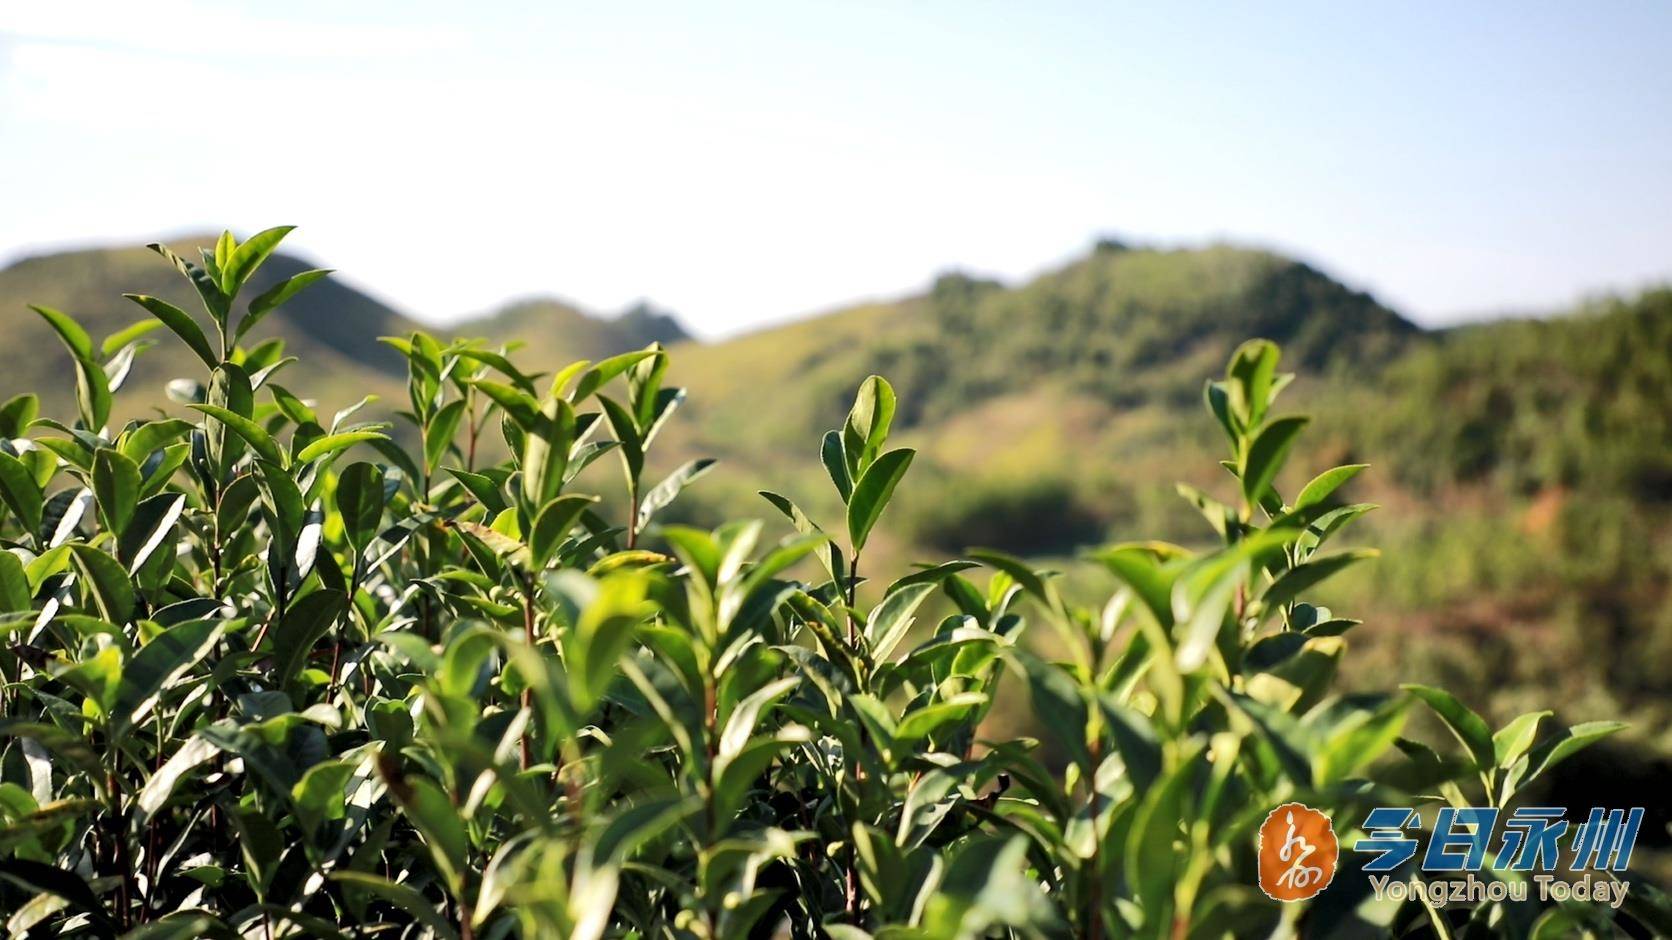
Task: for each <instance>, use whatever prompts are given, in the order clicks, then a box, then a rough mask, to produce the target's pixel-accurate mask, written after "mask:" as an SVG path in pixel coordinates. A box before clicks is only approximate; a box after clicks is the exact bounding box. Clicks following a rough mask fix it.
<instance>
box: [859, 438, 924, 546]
mask: <svg viewBox="0 0 1672 940" xmlns="http://www.w3.org/2000/svg"><path fill="white" fill-rule="evenodd" d="M915 456H917V452H916V451H914V450H911V449H910V448H901V449H899V450H891V451H889V452H888V453H886V454H883V455H882V456H881V457H878V458H877V459H876V461H875V462H874V463H872V464H871V465H870V466H869V467H867V468H866V470H865V474H864V476H862V477H860V478H859V482H858V484H856V485H855V486H854V488H853V498H852V499H851V500H850V501H849V502H848V537H849V538H850V539H851V540H852V543H853V547H854V549H855V550H856V551H857V550H859V549H861V548H864V547H865V540H866V539H867V538H869V537H870V535H871V529H872V528H873V527H874V526H875V525H876V524H877V520H878V519H879V518H881V516H882V511H883V509H884V508H886V507H887V506H888V501H889V498H890V497H892V496H893V495H894V487H895V486H897V485H898V484H899V482H900V479H901V478H902V477H904V476H905V475H906V469H907V468H908V467H910V466H911V461H912V458H913V457H915Z"/></svg>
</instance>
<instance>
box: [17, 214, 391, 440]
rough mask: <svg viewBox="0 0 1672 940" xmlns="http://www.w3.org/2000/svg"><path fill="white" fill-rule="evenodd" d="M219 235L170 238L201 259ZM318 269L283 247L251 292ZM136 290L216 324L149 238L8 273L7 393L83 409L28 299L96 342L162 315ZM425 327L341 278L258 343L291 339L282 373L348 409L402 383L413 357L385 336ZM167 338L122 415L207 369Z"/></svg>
mask: <svg viewBox="0 0 1672 940" xmlns="http://www.w3.org/2000/svg"><path fill="white" fill-rule="evenodd" d="M214 242H215V239H214V237H213V236H201V237H187V238H178V239H170V240H169V245H170V247H172V248H173V249H174V250H175V251H176V253H178V254H180V255H181V256H183V257H188V258H193V259H195V258H196V257H197V255H198V251H197V249H198V247H199V246H213V245H214ZM312 267H316V265H314V264H311V263H308V262H306V261H303V260H302V259H300V258H297V257H295V256H292V255H287V254H275V255H273V256H272V257H271V258H269V259H268V261H267V263H266V264H264V265H262V267H261V269H260V270H259V271H257V272H256V275H255V277H254V279H253V282H252V284H251V286H250V287H249V288H247V289H246V294H247V296H250V297H253V296H255V295H256V294H258V293H259V292H261V291H263V290H265V289H267V287H269V286H270V285H272V284H273V283H275V282H277V281H279V280H282V279H284V278H286V277H289V276H291V275H294V274H296V273H298V272H300V271H304V270H307V269H308V268H312ZM124 293H133V294H151V295H154V296H156V297H161V298H163V299H164V300H167V301H169V302H170V303H172V304H174V305H175V306H178V307H179V308H180V309H182V310H186V311H188V312H190V313H192V314H193V315H194V316H197V318H198V319H199V321H200V322H201V323H202V324H203V326H204V329H205V330H206V331H209V332H210V335H213V327H212V326H211V325H210V323H209V320H208V318H207V316H205V315H204V314H203V312H202V307H201V305H200V304H199V302H198V299H197V297H196V295H195V293H194V292H193V291H192V289H191V287H190V285H188V284H187V283H186V281H185V280H184V279H183V278H181V277H180V275H179V273H178V272H176V271H175V270H174V269H173V268H172V267H170V266H169V264H168V263H167V262H166V261H164V260H163V259H162V258H161V257H158V256H157V255H156V254H155V253H153V252H151V251H149V250H147V249H145V248H144V247H141V246H132V247H122V248H97V249H88V250H84V251H69V252H62V253H58V254H50V255H41V256H38V257H33V258H25V259H23V260H21V261H18V262H16V263H15V264H12V265H10V266H9V267H6V268H5V269H3V270H0V323H3V324H5V328H6V332H7V336H8V338H9V340H10V342H8V343H7V344H6V346H5V347H4V348H0V396H4V397H10V396H12V395H15V394H18V393H20V392H26V391H28V392H35V393H36V394H38V395H40V396H41V397H42V409H43V412H44V413H45V414H48V415H52V416H56V417H68V416H70V415H73V414H74V410H75V404H74V399H73V397H72V391H71V389H72V383H65V382H63V381H61V380H60V377H61V376H62V375H63V374H64V373H65V371H66V370H67V369H68V368H69V361H68V358H67V356H66V354H65V353H64V351H63V349H62V348H61V347H60V346H59V344H58V340H57V338H56V336H55V335H54V334H53V332H52V330H51V329H50V328H49V327H48V326H47V325H46V323H45V322H43V321H42V320H41V319H40V318H39V317H37V316H36V315H35V314H34V312H32V311H30V310H29V309H28V308H27V306H26V305H28V304H40V305H42V306H47V307H56V308H58V309H59V310H62V311H64V312H65V313H68V314H70V315H71V316H73V317H75V318H76V319H77V320H78V321H80V322H81V324H82V325H83V326H84V327H86V328H87V331H88V333H90V334H91V335H92V336H93V338H94V341H95V342H97V341H99V340H101V339H102V338H103V337H105V336H107V335H109V334H111V333H114V332H116V331H117V330H120V329H122V328H124V327H127V326H129V325H130V324H133V323H136V322H139V321H142V320H149V319H151V317H150V314H148V313H146V312H145V311H144V310H142V309H141V308H139V307H138V306H136V305H134V304H133V303H131V302H130V301H128V300H125V299H124V298H123V297H122V295H123V294H124ZM416 328H417V324H415V323H414V322H413V321H411V320H409V319H407V318H406V317H405V316H402V315H401V314H400V313H398V312H396V311H395V310H393V309H391V308H390V307H389V306H387V305H386V304H383V303H381V302H379V301H378V300H375V299H374V298H372V297H369V296H367V295H366V294H363V293H361V292H360V291H357V290H355V289H353V288H351V287H348V286H346V285H344V284H341V283H338V282H336V281H334V280H333V279H331V278H326V279H325V280H324V281H322V282H320V283H317V284H315V285H313V286H312V287H310V288H309V289H307V290H305V291H303V292H302V293H301V294H299V295H297V296H296V297H295V298H294V299H293V300H291V301H290V302H288V303H286V304H285V305H283V306H281V307H279V308H278V309H277V310H275V311H273V313H272V314H270V315H269V316H268V317H267V319H266V320H264V321H263V322H262V324H261V326H260V327H259V328H258V330H257V331H256V333H255V334H252V337H251V339H253V340H255V341H259V340H262V339H267V338H278V339H282V340H284V343H285V349H286V351H287V353H288V354H290V355H293V356H296V357H298V361H297V362H296V363H294V364H293V365H291V366H290V367H288V370H287V372H286V373H285V376H284V378H283V379H281V380H280V381H282V382H283V383H284V384H286V385H294V386H296V387H298V388H308V389H317V390H319V392H320V393H323V394H329V395H331V396H332V397H333V398H340V399H341V400H333V401H328V402H326V403H325V404H326V405H328V406H332V407H342V406H344V405H347V404H351V403H352V402H354V401H356V400H358V399H359V398H360V396H361V395H364V394H367V393H370V392H376V393H382V394H389V393H391V392H398V391H399V389H400V388H401V385H400V381H401V378H400V377H401V376H402V375H403V374H404V371H405V362H404V360H403V359H402V357H401V355H400V354H399V353H398V352H396V351H395V350H393V349H391V348H390V347H388V346H386V345H384V344H383V343H380V342H378V341H377V337H379V336H387V335H391V334H400V333H405V332H409V331H411V330H413V329H416ZM147 339H153V340H155V345H154V346H152V348H150V349H147V350H146V351H145V352H143V353H142V354H140V356H139V357H138V358H137V359H136V360H135V362H134V367H133V372H132V373H131V374H130V376H129V378H128V382H127V385H126V386H125V388H124V391H123V393H122V394H120V395H118V396H117V405H118V407H117V415H118V417H120V416H122V415H131V414H133V413H134V412H135V411H137V410H140V409H142V408H143V407H145V406H147V405H150V404H154V403H160V402H161V401H162V400H163V395H162V389H163V386H164V385H166V384H167V382H168V381H169V380H170V379H174V378H178V377H181V376H191V377H201V376H202V374H203V372H204V368H203V364H202V363H201V362H199V361H198V359H197V358H196V357H195V356H194V355H193V354H192V353H191V352H190V351H189V350H188V349H187V348H186V347H185V346H184V345H183V344H182V343H180V342H179V340H177V339H175V337H174V336H172V335H170V334H169V333H168V332H167V331H166V330H159V331H157V332H153V333H152V334H150V335H149V336H148V337H147Z"/></svg>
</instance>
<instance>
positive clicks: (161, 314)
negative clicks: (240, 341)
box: [122, 294, 221, 369]
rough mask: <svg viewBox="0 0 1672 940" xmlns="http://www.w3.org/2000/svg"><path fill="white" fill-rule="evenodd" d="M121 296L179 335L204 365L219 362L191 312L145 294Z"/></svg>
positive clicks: (217, 363) (213, 366)
mask: <svg viewBox="0 0 1672 940" xmlns="http://www.w3.org/2000/svg"><path fill="white" fill-rule="evenodd" d="M122 296H123V297H126V298H128V299H129V300H131V301H133V302H134V303H136V304H138V305H140V306H141V307H144V308H145V309H146V311H148V312H149V313H150V314H151V315H152V316H154V317H156V318H157V319H158V320H160V321H161V322H162V324H163V325H164V326H166V327H168V328H169V330H171V331H172V332H173V333H174V335H175V336H178V337H180V339H181V340H183V341H184V342H185V344H186V345H187V346H188V347H189V348H190V349H191V351H192V352H194V353H197V358H199V359H201V360H203V364H204V365H206V366H208V367H209V368H211V369H213V368H215V366H217V365H219V364H220V361H221V358H220V357H219V356H217V355H215V348H214V347H213V346H210V345H209V338H208V337H207V336H204V335H203V328H202V327H200V326H198V325H197V321H196V320H193V319H192V316H191V314H189V313H187V312H186V311H184V310H181V309H180V308H179V307H176V306H174V305H173V304H171V303H169V302H168V301H166V300H162V299H160V298H157V297H152V296H150V295H147V294H123V295H122Z"/></svg>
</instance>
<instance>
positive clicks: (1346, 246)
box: [0, 0, 1672, 335]
mask: <svg viewBox="0 0 1672 940" xmlns="http://www.w3.org/2000/svg"><path fill="white" fill-rule="evenodd" d="M1255 6H1256V5H1253V4H1230V3H1227V4H1205V3H1204V4H1143V5H1137V4H1114V3H1107V4H1092V3H1039V2H1035V3H1026V4H1023V3H1003V4H1001V3H972V2H962V3H927V2H925V3H893V4H882V3H876V4H871V3H855V2H844V3H828V4H816V3H782V2H778V3H721V2H716V3H704V4H691V3H623V4H598V3H587V4H580V3H542V4H534V3H528V4H511V3H491V2H485V0H478V2H475V3H470V4H462V3H456V2H450V3H414V2H377V0H372V2H364V0H363V2H356V3H353V4H344V3H340V2H311V0H300V2H299V0H287V2H285V3H282V4H275V3H263V4H254V3H251V4H238V3H226V2H221V3H208V2H201V0H154V2H147V3H144V4H136V3H131V2H123V3H104V2H89V3H77V4H49V3H28V4H19V3H13V4H7V5H4V6H0V143H3V145H4V146H0V205H3V206H4V209H3V210H0V259H6V258H12V257H16V256H18V255H20V254H24V253H28V252H31V251H38V250H43V249H48V248H55V247H60V246H65V245H74V244H82V243H87V242H111V241H122V240H130V239H139V238H150V237H153V236H155V235H158V234H167V233H180V232H186V231H194V230H201V229H208V228H211V227H213V228H219V227H224V226H231V227H233V228H234V229H235V230H238V231H241V232H246V233H247V232H249V231H252V230H254V229H257V228H262V227H265V226H267V225H270V224H277V223H281V222H283V223H292V224H297V225H299V226H301V228H300V229H299V231H298V232H297V233H296V235H295V236H294V239H295V243H296V245H297V247H298V248H300V249H302V250H303V251H304V252H306V253H307V254H309V255H311V256H313V257H314V258H316V259H318V260H320V261H321V262H323V263H326V264H329V265H331V266H334V267H337V268H339V269H340V270H341V271H342V272H343V276H344V277H346V278H347V279H349V280H351V281H352V282H354V283H355V284H357V285H359V286H362V287H365V288H367V289H369V290H371V291H372V292H373V293H375V294H378V295H380V296H382V297H384V298H385V299H388V300H390V301H392V302H394V303H396V304H397V305H398V306H400V307H402V308H403V309H405V310H407V311H408V312H410V313H413V314H415V315H417V316H420V317H423V318H426V319H430V320H435V321H441V320H446V319H449V318H453V317H458V316H462V315H465V314H469V313H474V312H480V311H482V310H484V309H487V308H489V307H492V306H495V305H497V304H498V303H500V302H502V301H504V300H506V299H508V298H511V297H516V296H523V295H529V294H540V293H555V294H559V295H562V296H566V297H569V298H571V299H573V300H575V301H577V302H579V303H581V304H583V305H585V306H587V307H590V308H593V309H597V310H602V311H612V310H616V309H620V308H621V307H623V306H625V305H627V304H628V303H630V302H632V301H633V300H635V299H637V298H640V297H649V298H652V299H653V300H655V301H656V302H658V303H659V304H661V305H664V306H666V307H669V308H671V309H673V310H675V311H676V312H678V313H679V314H680V315H681V316H682V317H683V318H685V319H686V321H687V322H688V323H690V324H691V325H693V326H694V327H695V328H696V329H697V330H698V331H699V332H702V333H706V334H710V335H717V334H724V333H730V332H735V331H737V330H741V329H745V328H748V327H750V326H753V325H758V324H762V323H766V322H772V321H776V320H783V319H786V318H790V317H794V316H798V315H802V314H805V313H808V312H812V311H815V310H818V309H822V308H828V307H831V306H834V305H838V304H840V303H843V302H847V301H851V300H855V299H859V298H865V297H874V296H888V295H895V294H900V293H904V292H908V291H911V290H914V289H916V288H918V287H920V286H921V285H923V284H925V283H927V281H928V280H929V278H930V277H932V275H933V274H934V273H935V272H937V271H941V270H945V269H947V268H952V267H958V268H963V269H966V270H972V271H976V272H981V273H987V274H992V275H997V276H1001V277H1005V278H1010V279H1018V278H1022V277H1026V276H1027V275H1029V274H1031V273H1034V272H1037V271H1040V270H1042V269H1044V268H1047V267H1049V266H1051V265H1053V264H1056V263H1060V262H1061V261H1063V260H1064V259H1066V258H1068V257H1070V256H1072V255H1074V254H1075V253H1076V252H1079V251H1081V250H1083V249H1084V248H1085V247H1086V246H1087V245H1089V244H1090V242H1091V240H1092V239H1093V238H1094V237H1095V236H1097V235H1099V234H1105V233H1107V234H1114V235H1117V236H1119V237H1122V238H1125V239H1128V240H1132V241H1138V242H1153V243H1158V244H1167V245H1174V244H1192V243H1199V242H1202V241H1207V240H1217V239H1228V240H1234V241H1239V242H1246V243H1254V244H1260V245H1267V246H1272V247H1276V248H1278V249H1281V250H1284V251H1287V252H1290V253H1292V254H1295V255H1297V256H1299V257H1302V258H1304V259H1306V260H1308V261H1311V262H1313V263H1315V264H1318V265H1320V266H1321V267H1323V268H1325V269H1326V270H1328V271H1330V272H1331V273H1333V274H1335V275H1336V276H1338V277H1341V278H1342V279H1344V280H1346V281H1348V282H1349V283H1351V284H1353V285H1354V286H1358V287H1363V288H1366V289H1369V290H1371V291H1373V292H1374V293H1376V294H1377V295H1378V296H1379V297H1381V298H1382V299H1383V300H1384V301H1385V302H1387V303H1389V304H1390V305H1392V306H1394V307H1395V308H1397V309H1399V310H1401V311H1403V312H1406V313H1408V314H1409V315H1411V316H1413V317H1415V318H1416V319H1418V320H1419V321H1421V322H1424V323H1429V324H1438V323H1447V322H1454V321H1456V320H1459V319H1465V318H1471V317H1479V316H1487V315H1492V314H1496V313H1502V312H1527V311H1531V312H1537V311H1544V310H1552V309H1557V308H1560V307H1562V306H1565V305H1567V304H1569V303H1571V302H1573V301H1574V300H1576V299H1579V298H1581V297H1583V296H1587V295H1590V294H1594V293H1596V292H1599V291H1603V290H1631V289H1634V288H1637V287H1640V286H1643V285H1645V284H1649V283H1656V282H1662V281H1665V280H1667V279H1669V278H1672V69H1667V68H1666V67H1665V65H1664V55H1665V52H1664V50H1665V49H1666V47H1667V44H1668V40H1669V39H1672V4H1664V3H1649V2H1644V3H1612V2H1601V3H1591V4H1572V3H1566V4H1556V3H1550V4H1544V3H1515V4H1510V3H1502V4H1478V5H1460V4H1450V3H1446V4H1441V3H1433V4H1423V3H1402V4H1385V5H1378V6H1379V8H1377V7H1373V6H1372V5H1366V4H1342V3H1309V4H1283V5H1260V6H1265V7H1266V9H1255Z"/></svg>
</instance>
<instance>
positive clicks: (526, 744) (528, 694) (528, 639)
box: [520, 575, 534, 770]
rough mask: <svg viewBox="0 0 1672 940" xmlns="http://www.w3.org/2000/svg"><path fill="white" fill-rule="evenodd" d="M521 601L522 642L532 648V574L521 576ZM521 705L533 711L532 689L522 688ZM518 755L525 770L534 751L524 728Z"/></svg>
mask: <svg viewBox="0 0 1672 940" xmlns="http://www.w3.org/2000/svg"><path fill="white" fill-rule="evenodd" d="M522 601H523V604H522V614H523V642H525V643H527V644H528V648H529V649H533V648H534V577H533V576H532V575H524V576H523V592H522ZM522 707H523V709H525V710H527V711H530V712H532V711H533V709H534V690H533V689H529V688H524V689H523V690H522ZM520 756H521V759H522V769H523V770H527V769H528V765H529V764H531V763H533V757H534V752H533V745H532V744H531V742H530V741H529V736H528V731H527V730H526V729H525V730H524V731H523V733H522V742H521V748H520Z"/></svg>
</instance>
